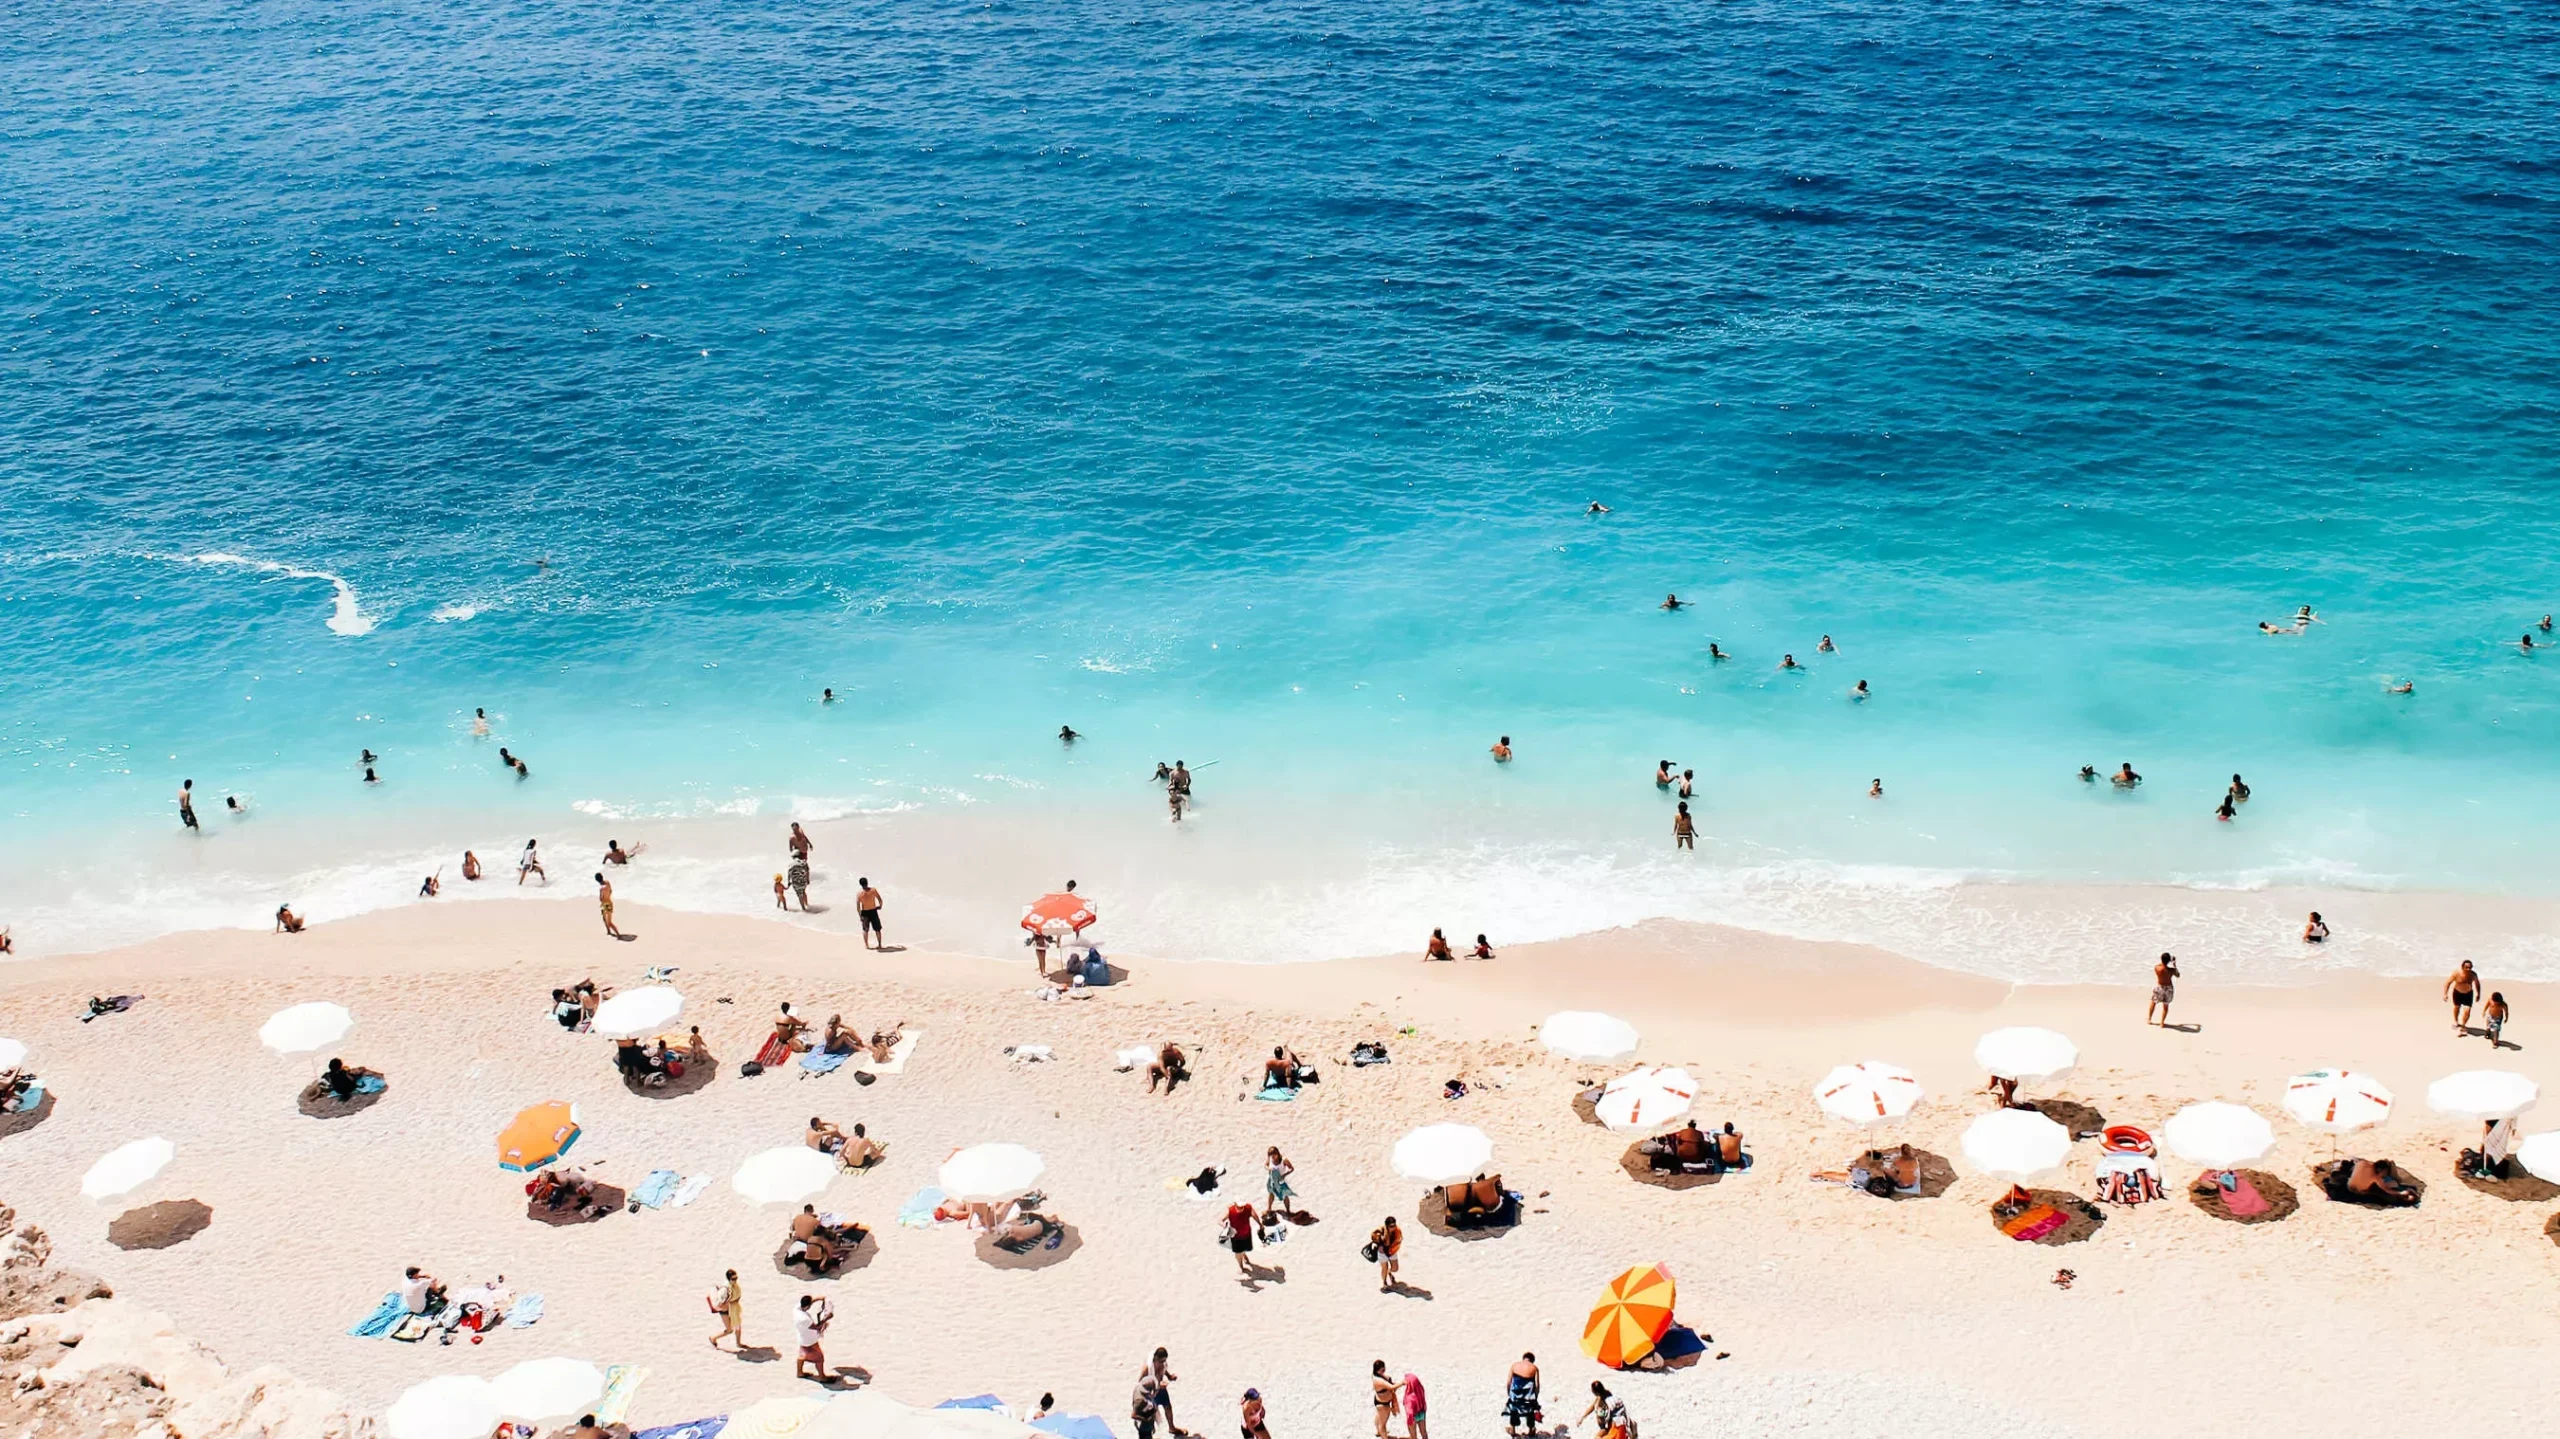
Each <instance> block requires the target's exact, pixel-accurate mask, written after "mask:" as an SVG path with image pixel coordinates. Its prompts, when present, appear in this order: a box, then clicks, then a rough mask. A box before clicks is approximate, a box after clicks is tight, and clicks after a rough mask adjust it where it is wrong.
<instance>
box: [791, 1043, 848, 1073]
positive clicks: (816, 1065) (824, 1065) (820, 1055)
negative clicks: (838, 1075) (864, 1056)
mask: <svg viewBox="0 0 2560 1439" xmlns="http://www.w3.org/2000/svg"><path fill="white" fill-rule="evenodd" d="M851 1058H853V1056H852V1055H851V1054H849V1053H848V1054H829V1053H827V1052H826V1051H825V1050H822V1049H813V1050H810V1051H809V1052H808V1053H807V1054H804V1055H802V1056H800V1067H801V1068H802V1069H805V1070H807V1071H809V1072H810V1073H811V1074H833V1073H835V1072H836V1071H837V1070H839V1069H842V1068H844V1065H845V1061H846V1060H849V1059H851Z"/></svg>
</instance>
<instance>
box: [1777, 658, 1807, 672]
mask: <svg viewBox="0 0 2560 1439" xmlns="http://www.w3.org/2000/svg"><path fill="white" fill-rule="evenodd" d="M1778 668H1780V669H1782V670H1800V669H1803V668H1804V666H1802V665H1800V664H1797V663H1796V657H1795V656H1794V655H1780V656H1778Z"/></svg>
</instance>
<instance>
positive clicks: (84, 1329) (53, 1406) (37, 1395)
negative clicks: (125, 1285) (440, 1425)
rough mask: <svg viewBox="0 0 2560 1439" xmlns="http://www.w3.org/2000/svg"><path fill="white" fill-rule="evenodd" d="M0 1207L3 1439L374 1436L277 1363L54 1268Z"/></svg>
mask: <svg viewBox="0 0 2560 1439" xmlns="http://www.w3.org/2000/svg"><path fill="white" fill-rule="evenodd" d="M52 1260H53V1245H52V1244H51V1242H50V1241H48V1240H47V1239H46V1238H45V1235H44V1231H43V1230H40V1229H37V1228H35V1227H34V1226H33V1225H20V1224H18V1223H17V1215H16V1213H15V1212H14V1211H12V1210H10V1209H8V1208H7V1207H5V1206H0V1435H6V1436H9V1439H374V1428H375V1426H374V1422H373V1420H372V1419H370V1418H367V1417H364V1416H362V1415H359V1414H357V1413H355V1412H354V1411H353V1410H350V1409H349V1408H348V1407H347V1405H346V1402H345V1401H344V1400H342V1399H340V1398H339V1397H338V1396H336V1395H335V1394H331V1393H329V1392H328V1391H326V1390H321V1389H314V1388H311V1387H309V1386H307V1385H305V1384H302V1383H301V1382H299V1381H298V1380H296V1379H295V1378H294V1377H293V1376H292V1375H290V1374H287V1373H285V1372H284V1371H283V1370H281V1369H277V1368H274V1367H272V1366H270V1367H266V1368H259V1369H253V1370H250V1371H249V1372H247V1373H245V1374H236V1375H235V1374H232V1373H231V1372H230V1371H229V1370H227V1369H225V1368H224V1367H223V1363H222V1361H221V1360H220V1359H219V1358H216V1357H215V1355H214V1353H213V1351H212V1350H210V1349H207V1348H205V1347H204V1346H203V1345H201V1344H198V1343H196V1342H195V1341H194V1340H192V1339H189V1338H186V1337H185V1336H184V1335H181V1334H179V1333H178V1332H177V1330H176V1329H174V1328H173V1327H171V1325H170V1323H169V1318H168V1316H167V1315H165V1314H159V1313H156V1312H154V1311H152V1310H149V1309H145V1308H143V1307H142V1306H140V1305H138V1304H136V1303H134V1302H133V1301H131V1300H129V1299H119V1298H117V1297H115V1292H114V1291H113V1290H112V1289H110V1288H108V1286H107V1285H106V1284H105V1283H104V1282H103V1281H101V1280H99V1279H97V1278H95V1277H93V1276H90V1275H86V1274H80V1273H76V1272H74V1271H71V1270H66V1269H56V1268H54V1267H53V1263H52Z"/></svg>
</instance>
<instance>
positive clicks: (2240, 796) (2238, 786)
mask: <svg viewBox="0 0 2560 1439" xmlns="http://www.w3.org/2000/svg"><path fill="white" fill-rule="evenodd" d="M2231 802H2232V803H2233V804H2247V803H2248V802H2249V782H2248V781H2247V780H2244V779H2242V778H2241V777H2240V776H2238V775H2236V774H2235V775H2233V776H2232V777H2231Z"/></svg>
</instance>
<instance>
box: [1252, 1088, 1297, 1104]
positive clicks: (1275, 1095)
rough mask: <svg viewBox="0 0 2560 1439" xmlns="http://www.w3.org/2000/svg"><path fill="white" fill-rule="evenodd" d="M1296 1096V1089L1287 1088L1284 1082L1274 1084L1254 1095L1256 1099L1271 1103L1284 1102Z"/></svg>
mask: <svg viewBox="0 0 2560 1439" xmlns="http://www.w3.org/2000/svg"><path fill="white" fill-rule="evenodd" d="M1297 1097H1298V1091H1296V1090H1294V1089H1291V1088H1289V1087H1288V1086H1287V1085H1285V1084H1275V1085H1273V1086H1271V1087H1270V1088H1269V1089H1266V1090H1264V1091H1262V1092H1261V1093H1260V1094H1257V1095H1255V1096H1254V1098H1256V1099H1259V1100H1263V1101H1265V1102H1267V1103H1271V1104H1286V1103H1288V1102H1289V1101H1290V1100H1293V1099H1295V1098H1297Z"/></svg>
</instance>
